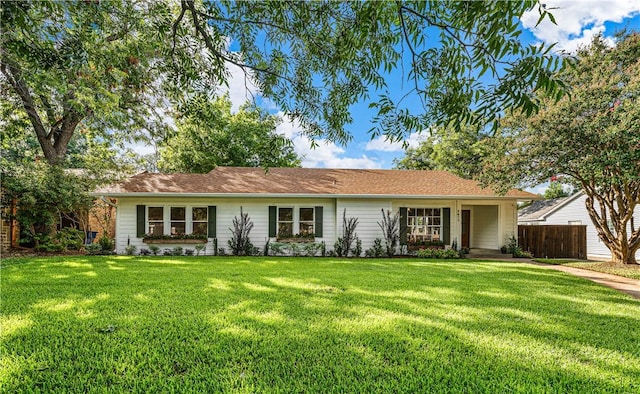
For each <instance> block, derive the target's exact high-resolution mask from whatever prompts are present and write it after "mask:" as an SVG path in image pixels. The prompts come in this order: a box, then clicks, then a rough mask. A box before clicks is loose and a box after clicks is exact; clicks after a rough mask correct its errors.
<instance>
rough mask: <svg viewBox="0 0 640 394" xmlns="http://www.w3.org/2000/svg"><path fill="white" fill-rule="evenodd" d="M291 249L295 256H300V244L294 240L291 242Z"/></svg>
mask: <svg viewBox="0 0 640 394" xmlns="http://www.w3.org/2000/svg"><path fill="white" fill-rule="evenodd" d="M289 250H290V251H291V255H292V256H294V257H298V256H300V250H301V248H300V244H299V243H296V242H292V243H290V244H289Z"/></svg>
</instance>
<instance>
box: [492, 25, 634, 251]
mask: <svg viewBox="0 0 640 394" xmlns="http://www.w3.org/2000/svg"><path fill="white" fill-rule="evenodd" d="M638 53H640V34H638V33H632V34H626V33H625V34H623V35H621V36H620V37H619V41H618V42H617V43H616V46H615V47H613V48H612V47H609V46H608V45H607V43H606V42H605V40H604V39H603V38H602V37H596V38H595V39H594V41H593V42H592V44H591V45H590V46H589V47H587V48H583V49H581V50H580V51H578V61H577V63H576V65H575V67H574V68H571V69H568V70H567V71H566V72H564V73H563V74H562V77H563V78H564V79H565V80H566V81H567V82H568V83H569V85H570V86H571V87H572V93H571V97H570V98H569V97H563V98H561V99H559V100H553V99H550V100H548V101H546V102H545V103H544V105H543V106H542V108H541V110H540V112H539V113H537V114H535V115H534V116H532V117H531V118H529V119H522V118H521V117H518V116H509V117H507V118H506V119H505V120H504V121H503V122H502V126H501V129H500V136H499V138H496V139H493V140H491V142H490V143H491V144H492V146H491V149H488V150H487V151H488V152H492V154H491V155H489V156H488V157H486V158H485V160H484V164H485V165H484V171H483V174H482V176H481V181H483V183H485V184H491V185H494V186H497V187H498V189H500V190H501V191H506V190H507V188H508V187H510V186H514V185H518V186H527V185H535V184H539V183H542V182H544V181H546V180H547V179H549V178H550V177H552V176H556V175H562V176H564V177H568V178H569V179H570V180H572V183H575V184H578V185H580V187H581V188H582V191H583V192H584V193H585V195H586V210H587V212H588V213H589V216H590V218H591V221H592V222H593V224H594V226H595V228H596V230H597V232H598V236H599V237H600V240H601V241H602V242H603V243H604V244H605V245H606V246H607V248H609V250H610V251H611V255H612V258H613V261H614V262H615V263H618V264H637V261H636V257H635V254H636V251H637V250H638V249H639V248H640V227H638V222H637V220H638V218H635V222H634V216H633V215H634V210H635V208H636V207H637V206H638V205H639V204H640V129H639V126H638V119H639V118H640V57H639V56H638Z"/></svg>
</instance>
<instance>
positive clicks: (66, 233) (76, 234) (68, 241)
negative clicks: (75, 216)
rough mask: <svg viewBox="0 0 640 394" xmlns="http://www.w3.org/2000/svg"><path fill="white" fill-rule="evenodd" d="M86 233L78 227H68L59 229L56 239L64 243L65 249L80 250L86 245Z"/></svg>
mask: <svg viewBox="0 0 640 394" xmlns="http://www.w3.org/2000/svg"><path fill="white" fill-rule="evenodd" d="M84 238H85V234H84V232H83V231H81V230H78V229H77V228H72V227H66V228H63V229H62V230H60V231H58V232H57V233H56V235H55V239H56V240H57V241H58V242H59V243H60V244H61V245H62V247H63V250H67V249H74V250H80V249H82V246H83V245H84Z"/></svg>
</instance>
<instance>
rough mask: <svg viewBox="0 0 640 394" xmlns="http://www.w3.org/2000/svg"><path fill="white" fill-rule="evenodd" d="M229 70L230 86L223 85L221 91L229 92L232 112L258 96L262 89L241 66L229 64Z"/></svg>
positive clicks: (228, 79) (228, 81) (228, 80)
mask: <svg viewBox="0 0 640 394" xmlns="http://www.w3.org/2000/svg"><path fill="white" fill-rule="evenodd" d="M228 72H229V78H227V83H228V84H229V87H228V88H227V87H226V86H224V85H222V86H220V88H219V91H221V92H228V93H229V99H230V100H231V112H237V111H238V110H239V109H240V106H241V105H242V104H244V103H245V102H247V101H251V100H253V99H254V98H255V97H256V96H258V95H259V94H260V89H258V87H257V86H256V85H255V84H254V83H253V81H252V79H251V75H250V74H247V73H245V72H244V70H242V69H241V68H240V67H238V66H235V65H229V66H228Z"/></svg>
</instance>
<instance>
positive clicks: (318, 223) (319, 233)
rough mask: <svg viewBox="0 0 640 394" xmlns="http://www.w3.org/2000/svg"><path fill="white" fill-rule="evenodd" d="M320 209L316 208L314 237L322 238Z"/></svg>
mask: <svg viewBox="0 0 640 394" xmlns="http://www.w3.org/2000/svg"><path fill="white" fill-rule="evenodd" d="M322 210H323V208H322V207H316V225H315V236H316V237H318V238H322Z"/></svg>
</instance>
